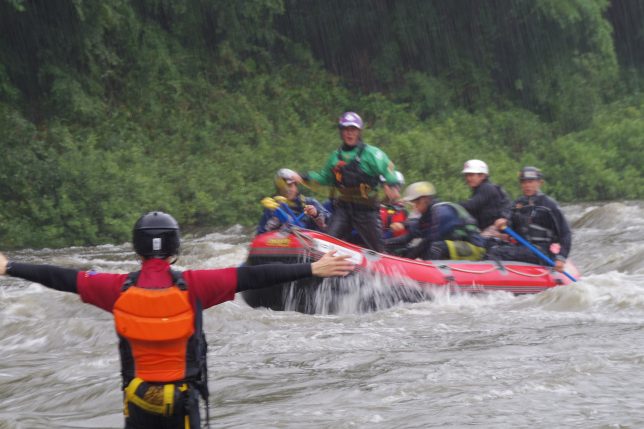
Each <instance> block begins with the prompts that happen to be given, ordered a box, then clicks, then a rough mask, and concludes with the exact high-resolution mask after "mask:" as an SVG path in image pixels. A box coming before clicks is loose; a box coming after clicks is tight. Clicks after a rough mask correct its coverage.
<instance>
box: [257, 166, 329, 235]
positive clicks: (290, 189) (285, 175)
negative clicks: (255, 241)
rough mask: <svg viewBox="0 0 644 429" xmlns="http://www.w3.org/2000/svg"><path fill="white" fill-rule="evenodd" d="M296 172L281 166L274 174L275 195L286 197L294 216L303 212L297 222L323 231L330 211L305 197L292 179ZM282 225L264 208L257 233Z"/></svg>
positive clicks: (305, 226) (314, 200) (313, 199)
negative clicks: (302, 215) (303, 214)
mask: <svg viewBox="0 0 644 429" xmlns="http://www.w3.org/2000/svg"><path fill="white" fill-rule="evenodd" d="M295 174H296V173H295V172H294V171H293V170H289V169H288V168H281V169H279V170H278V171H277V173H276V174H275V178H274V179H273V182H274V183H275V190H276V191H277V195H281V196H283V197H285V198H286V200H287V204H288V206H289V208H290V209H291V211H292V212H293V214H295V216H299V215H300V214H302V213H305V214H306V216H304V217H302V218H301V219H300V220H299V223H300V224H301V225H302V226H303V227H304V228H308V229H313V230H316V231H324V230H325V229H326V227H327V225H328V222H329V218H330V216H331V215H330V213H329V212H328V211H327V210H326V209H325V208H324V207H323V206H322V204H320V203H319V202H318V200H316V199H315V198H313V197H305V196H304V195H302V194H301V193H300V191H299V189H298V187H297V182H296V181H295V179H294V175H295ZM281 226H282V222H281V221H280V219H279V218H278V217H277V216H275V213H274V212H273V211H272V210H270V209H268V208H267V209H264V213H262V217H261V219H260V220H259V224H258V225H257V234H261V233H264V232H267V231H273V230H275V229H279V228H280V227H281Z"/></svg>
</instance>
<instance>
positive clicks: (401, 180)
mask: <svg viewBox="0 0 644 429" xmlns="http://www.w3.org/2000/svg"><path fill="white" fill-rule="evenodd" d="M394 175H395V176H396V186H404V185H405V176H403V174H402V173H401V172H400V171H398V170H396V171H394ZM380 183H387V179H385V176H383V175H382V174H381V175H380Z"/></svg>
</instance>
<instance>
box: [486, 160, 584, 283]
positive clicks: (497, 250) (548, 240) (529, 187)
mask: <svg viewBox="0 0 644 429" xmlns="http://www.w3.org/2000/svg"><path fill="white" fill-rule="evenodd" d="M519 183H520V185H521V192H522V194H523V195H522V196H520V197H519V198H517V199H516V200H515V201H514V202H513V203H512V210H511V215H510V217H508V218H499V219H497V220H496V222H495V225H496V227H497V228H499V230H501V231H502V230H503V229H504V228H505V227H506V226H510V227H511V228H512V229H514V230H515V231H516V232H517V233H518V234H519V235H521V236H523V238H525V239H526V240H528V241H529V242H530V243H531V244H532V245H534V246H535V247H537V248H538V249H539V250H540V251H541V252H542V253H543V254H544V255H546V256H548V257H550V259H552V260H553V261H555V266H554V269H555V270H556V271H559V272H563V271H564V265H565V263H566V258H567V257H568V255H569V254H570V249H571V247H572V233H571V231H570V226H569V225H568V221H567V220H566V217H565V216H564V214H563V212H562V211H561V208H560V207H559V204H557V202H556V201H555V200H553V199H552V198H550V197H549V196H547V195H546V194H544V193H542V192H541V186H542V185H543V174H542V173H541V170H539V169H538V168H536V167H524V168H523V169H522V170H521V171H520V172H519ZM554 243H558V244H559V246H558V247H559V252H558V253H554V252H553V251H552V248H553V246H552V245H553V244H554ZM488 258H490V259H498V260H510V261H521V262H530V263H533V264H541V260H540V259H539V257H538V256H536V255H535V254H534V253H533V252H532V251H531V250H530V249H528V248H527V247H524V246H523V245H521V244H518V243H516V244H514V243H510V242H506V243H503V244H500V245H496V246H493V247H492V248H490V250H489V251H488Z"/></svg>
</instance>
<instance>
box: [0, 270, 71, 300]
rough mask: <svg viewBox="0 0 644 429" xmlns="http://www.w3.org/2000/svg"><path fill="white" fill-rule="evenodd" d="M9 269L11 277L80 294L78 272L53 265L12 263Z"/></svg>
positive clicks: (8, 272)
mask: <svg viewBox="0 0 644 429" xmlns="http://www.w3.org/2000/svg"><path fill="white" fill-rule="evenodd" d="M7 268H8V269H7V274H8V275H10V276H11V277H20V278H21V279H25V280H29V281H30V282H36V283H40V284H41V285H43V286H47V287H48V288H52V289H56V290H60V291H63V292H73V293H78V289H77V286H76V276H77V275H78V271H77V270H72V269H69V268H61V267H56V266H53V265H36V264H24V263H20V262H11V263H10V264H9V266H8V267H7Z"/></svg>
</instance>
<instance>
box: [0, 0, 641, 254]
mask: <svg viewBox="0 0 644 429" xmlns="http://www.w3.org/2000/svg"><path fill="white" fill-rule="evenodd" d="M642 28H644V0H637V1H636V0H613V1H611V2H609V1H608V0H514V1H501V0H490V1H486V2H473V1H469V0H451V1H442V0H433V1H427V0H415V1H414V0H409V1H404V2H402V1H391V0H353V1H340V0H329V1H297V0H243V1H242V0H239V1H232V0H219V1H213V0H211V1H207V0H131V1H126V0H111V1H109V2H83V1H69V0H0V129H2V139H1V140H0V145H1V146H0V149H2V152H3V154H4V156H3V162H2V169H0V185H1V186H0V196H1V198H0V244H1V247H2V248H6V247H21V246H45V245H47V246H63V245H71V244H88V243H101V242H108V241H113V240H126V239H127V237H128V235H129V231H130V228H131V225H132V224H133V222H134V220H135V219H136V218H137V217H138V216H139V215H140V214H141V213H142V212H144V211H147V210H153V209H161V210H167V211H169V212H171V213H173V214H174V215H176V217H177V218H178V220H179V221H180V222H181V223H182V224H183V225H186V226H191V225H192V226H197V225H216V226H225V225H230V224H233V223H243V224H248V225H250V224H252V223H253V222H255V221H256V220H257V218H258V216H259V213H260V211H261V208H260V206H259V204H258V201H259V200H260V199H261V197H263V196H265V195H267V194H270V193H271V192H272V191H273V189H272V176H273V174H274V172H275V171H276V170H277V169H278V168H280V167H284V166H287V167H290V168H293V169H297V170H307V169H317V168H319V167H321V166H322V164H323V162H324V160H325V159H326V157H327V156H328V155H329V153H330V151H332V150H333V149H335V148H336V147H337V145H338V144H339V139H338V136H337V130H336V128H335V118H336V117H337V116H338V114H339V113H340V112H342V111H344V110H355V111H357V112H359V113H360V114H361V115H363V118H365V119H366V121H367V123H368V125H369V128H368V129H367V130H366V131H365V140H366V141H367V142H369V143H372V144H375V145H377V146H379V147H381V148H382V149H384V150H385V151H386V152H387V153H388V154H389V155H390V157H391V158H392V159H393V160H394V162H395V163H396V164H397V166H398V168H399V169H400V170H401V171H402V172H403V173H404V174H405V176H406V177H407V179H408V181H414V180H420V179H429V180H431V181H433V182H434V183H435V184H436V186H437V188H438V190H439V193H440V194H441V195H442V197H443V198H444V199H452V200H459V199H461V198H465V197H466V196H467V194H468V192H469V191H468V189H467V188H466V187H465V185H464V183H463V181H462V178H461V177H460V174H459V173H460V169H461V167H462V163H463V162H464V161H465V160H467V159H469V158H480V159H484V160H485V161H487V162H488V164H489V165H490V167H491V169H492V177H493V179H494V180H495V181H497V182H499V183H502V184H503V185H505V186H506V188H507V189H508V190H509V191H510V192H511V193H512V194H514V195H516V193H517V188H518V187H517V184H516V172H517V170H518V169H519V168H520V166H522V165H524V164H534V165H537V166H539V167H541V168H542V169H543V170H544V172H545V174H546V177H547V188H546V191H548V192H550V193H551V194H552V195H554V196H555V197H556V198H558V199H560V200H561V201H579V200H610V199H635V198H642V197H644V178H643V174H642V165H644V159H643V157H644V155H642V153H644V143H643V140H644V105H643V104H642V103H643V101H644V96H643V95H642V94H641V92H640V85H641V82H642V74H643V71H644V33H643V32H642V30H641V29H642ZM318 197H319V198H320V199H324V197H325V195H323V194H321V195H318Z"/></svg>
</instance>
